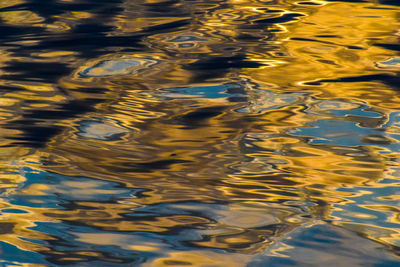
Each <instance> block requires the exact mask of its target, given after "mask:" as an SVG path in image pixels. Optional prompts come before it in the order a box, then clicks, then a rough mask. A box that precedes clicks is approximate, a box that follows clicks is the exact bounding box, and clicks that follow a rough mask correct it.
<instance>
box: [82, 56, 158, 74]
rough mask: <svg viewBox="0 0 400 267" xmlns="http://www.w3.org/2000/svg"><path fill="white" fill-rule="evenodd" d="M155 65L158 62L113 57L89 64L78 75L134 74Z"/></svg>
mask: <svg viewBox="0 0 400 267" xmlns="http://www.w3.org/2000/svg"><path fill="white" fill-rule="evenodd" d="M157 63H158V61H157V60H154V59H149V58H140V57H135V56H120V57H113V58H110V59H104V60H100V61H98V62H95V63H92V64H90V65H91V66H89V67H86V68H85V69H83V70H81V71H80V72H79V75H80V76H82V77H107V76H114V75H128V74H135V73H138V72H140V71H141V70H144V69H147V68H149V67H151V66H153V65H155V64H157Z"/></svg>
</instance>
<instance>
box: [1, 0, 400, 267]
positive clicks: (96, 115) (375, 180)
mask: <svg viewBox="0 0 400 267" xmlns="http://www.w3.org/2000/svg"><path fill="white" fill-rule="evenodd" d="M63 2H74V1H63ZM163 2H164V1H145V3H144V4H141V3H138V2H137V1H125V2H123V3H121V5H120V8H121V10H122V11H121V12H120V13H119V14H118V15H117V16H115V17H113V18H112V19H108V20H106V21H104V22H102V23H104V24H105V25H107V26H110V27H112V29H113V30H111V31H109V32H107V35H108V36H112V37H115V38H118V37H120V36H128V35H129V34H133V33H142V34H143V35H145V36H143V37H141V38H142V39H141V44H142V45H143V46H144V47H146V48H147V50H145V51H134V52H132V51H123V49H122V48H118V47H112V48H107V49H108V50H105V51H103V52H104V53H103V54H102V55H101V56H97V57H94V58H87V57H86V56H84V55H81V54H80V53H79V52H77V51H72V50H71V51H69V50H68V49H66V48H65V47H62V50H60V51H53V50H51V49H48V50H46V49H44V50H43V51H40V52H37V51H36V52H32V53H31V54H28V55H25V57H14V55H13V53H12V52H8V50H7V48H5V47H3V48H4V52H3V53H2V57H1V59H0V66H3V70H2V73H3V74H4V75H12V74H15V73H18V70H14V69H10V68H7V66H9V64H10V63H9V62H13V61H16V62H24V61H26V60H27V61H29V62H36V63H49V64H50V63H56V62H57V63H62V64H65V65H66V66H68V67H69V68H71V69H72V71H71V72H70V73H69V74H66V75H65V76H63V77H62V78H61V79H57V80H56V81H54V82H51V81H45V80H40V79H39V78H38V79H36V80H35V79H32V80H23V79H21V80H13V78H12V77H13V76H10V77H11V78H9V79H7V78H3V79H1V80H0V83H1V85H2V86H3V87H4V88H9V87H12V88H17V89H18V90H14V91H5V93H3V95H2V98H1V99H0V119H1V123H2V125H1V127H2V129H1V134H0V135H1V137H2V138H1V144H2V145H3V149H2V150H1V151H0V153H1V157H2V162H1V167H2V168H3V175H2V178H1V181H2V185H1V187H2V188H3V189H2V190H3V192H4V193H3V194H2V196H1V202H0V208H1V209H2V211H3V212H2V214H1V218H2V221H1V222H0V236H1V240H2V241H3V242H5V243H8V244H11V245H14V246H16V247H18V249H20V250H26V251H33V252H40V253H43V254H46V255H48V257H50V258H51V257H53V258H56V259H57V263H74V262H78V263H79V262H86V261H90V260H93V259H94V258H99V259H106V261H107V262H109V263H123V259H124V257H128V256H126V252H121V254H120V256H115V255H114V256H113V255H112V253H111V254H107V248H108V247H115V248H116V250H117V251H129V252H132V253H136V254H138V255H141V254H143V255H149V256H144V257H148V258H146V261H143V262H142V263H143V266H178V265H192V266H245V265H246V264H256V263H257V262H258V261H260V260H261V264H262V262H263V260H264V261H265V262H267V261H266V258H267V257H271V258H274V257H275V258H278V259H284V258H288V257H289V258H292V259H293V260H294V261H295V262H297V263H299V264H332V263H333V262H335V264H342V265H347V266H349V265H352V264H354V265H357V264H362V263H363V258H362V255H364V254H365V255H368V257H370V258H368V259H369V260H370V261H371V262H372V263H376V262H379V261H380V260H381V259H386V258H391V257H393V258H395V257H397V256H396V255H398V246H399V245H400V244H399V243H400V239H399V234H400V231H399V229H400V228H399V226H400V224H399V223H400V222H399V216H400V215H399V209H398V208H397V206H398V204H399V202H398V201H399V199H398V197H397V195H398V192H399V191H398V188H399V183H398V178H399V174H400V173H399V159H398V158H399V152H398V151H399V148H400V147H399V133H400V131H399V127H400V126H399V121H400V120H399V116H400V113H399V112H398V108H399V107H400V98H399V96H398V92H397V91H396V89H398V85H396V84H394V83H390V81H389V82H387V81H385V80H382V78H379V77H380V76H379V77H378V76H376V77H375V76H374V77H375V78H368V77H370V76H368V75H378V74H379V75H387V76H384V77H387V79H389V80H390V77H397V76H398V57H397V54H396V53H395V51H392V50H389V49H385V48H384V47H383V46H379V45H377V44H384V43H390V44H396V43H398V29H399V27H398V26H399V23H398V12H399V9H398V8H396V7H395V6H384V5H379V4H376V3H372V2H368V3H367V2H365V3H349V2H340V1H337V2H329V1H307V2H304V3H303V2H300V1H289V0H288V1H212V2H211V3H204V2H202V1H194V2H193V3H184V2H177V3H176V4H175V5H173V8H176V9H177V10H181V9H182V10H184V11H185V12H188V13H189V14H190V15H191V16H187V15H186V16H176V17H168V16H165V17H164V16H163V17H160V16H151V15H152V14H153V13H152V11H149V10H150V8H149V6H151V5H158V4H159V5H162V4H163ZM20 3H23V2H22V1H6V2H4V3H3V4H0V7H9V6H13V5H18V4H20ZM222 3H224V4H222ZM378 7H379V8H380V9H377V8H378ZM177 12H178V11H177ZM178 13H179V12H178ZM182 13H184V12H183V11H182ZM185 14H187V13H185ZM92 17H95V15H94V14H90V13H89V12H83V11H73V12H72V11H71V12H66V13H63V14H58V15H54V16H53V18H52V20H45V19H43V18H42V17H41V16H40V15H38V14H35V13H34V12H33V11H30V10H20V11H5V12H3V11H1V12H0V19H1V20H2V23H4V24H7V25H13V26H19V25H22V24H37V26H38V27H41V28H43V29H47V31H48V32H52V33H54V32H69V31H72V30H73V29H74V27H77V25H79V23H81V21H85V20H87V19H91V18H92ZM278 18H289V19H282V20H280V19H278ZM262 20H266V21H267V22H268V24H267V25H265V24H262V23H267V22H265V21H264V22H263V21H262ZM183 21H189V24H182V25H184V26H182V27H178V28H177V29H172V30H163V29H162V28H161V29H160V30H157V29H159V28H157V27H160V25H164V24H171V23H182V22H183ZM257 23H259V25H261V26H257V25H258V24H257ZM152 29H154V30H153V31H154V32H153V33H154V34H144V33H146V31H150V32H151V31H152ZM25 41H26V42H24V41H22V42H21V43H20V45H21V46H24V45H26V46H27V47H29V46H30V45H34V44H35V43H36V42H39V41H38V40H34V38H27V40H25ZM9 45H13V42H9ZM239 56H240V57H243V58H244V59H240V60H239V59H238V58H239ZM212 57H217V58H219V59H220V61H218V62H214V63H215V64H225V65H226V66H227V67H226V68H224V69H223V70H221V69H218V67H215V68H214V67H213V66H212V64H213V62H212V61H211V63H210V62H207V61H206V59H208V58H212ZM225 58H231V59H230V61H229V60H226V62H225V61H224V60H225ZM235 60H236V61H237V62H236V61H235ZM222 61H223V63H221V62H222ZM232 61H235V62H233V63H232ZM204 62H205V63H204ZM207 64H210V66H207ZM235 64H238V66H239V67H237V66H236V65H235ZM241 64H242V65H241ZM252 64H253V65H252ZM254 64H257V65H254ZM204 65H206V67H204ZM221 73H222V74H221ZM360 76H363V77H364V79H363V78H359V79H358V80H357V77H360ZM5 77H7V76H5ZM351 77H356V78H354V79H353V80H349V78H351ZM388 77H389V78H388ZM393 79H394V78H393ZM191 88H192V89H191ZM193 88H195V89H193ZM68 101H81V102H79V103H83V105H90V104H87V103H94V104H93V109H92V110H90V111H88V112H83V113H82V114H78V115H74V116H71V117H69V118H68V117H67V118H63V119H61V120H59V119H57V117H55V118H53V117H52V116H53V115H52V114H57V112H62V108H60V103H61V104H62V103H68ZM84 101H87V102H84ZM90 101H92V102H90ZM96 101H97V102H96ZM38 110H39V111H40V110H44V112H48V115H46V114H42V116H43V117H41V118H42V119H37V121H38V124H39V125H41V126H59V127H62V131H60V132H59V133H57V134H55V135H54V136H52V137H51V139H50V140H48V141H46V143H45V146H44V147H40V148H29V146H28V145H26V146H24V142H22V141H21V142H22V143H21V144H20V145H15V142H16V140H17V141H18V140H24V136H25V135H24V134H25V133H24V129H23V128H21V129H18V127H10V126H9V124H10V123H13V122H18V123H22V124H24V118H25V117H26V116H27V115H26V114H36V113H35V112H37V111H38ZM52 112H53V113H52ZM24 116H25V117H24ZM46 116H47V117H46ZM43 118H44V119H43ZM17 143H18V142H17ZM135 190H137V191H135ZM141 190H142V191H143V192H142V191H141ZM138 192H139V193H138ZM17 211H18V212H17ZM58 225H60V226H58ZM62 225H67V226H65V227H67V230H66V229H65V228H63V227H64V226H62ZM80 227H82V228H80ZM324 227H325V228H324ZM53 228H54V229H57V230H52V229H53ZM320 228H322V230H321V231H322V232H323V230H324V229H325V230H326V231H327V232H329V231H330V232H332V233H334V234H336V235H337V236H339V237H341V239H338V240H336V242H337V243H339V247H340V249H343V250H346V249H349V250H350V251H352V252H353V253H355V254H354V255H358V256H359V257H358V258H357V257H351V256H349V255H346V254H345V253H344V254H341V250H340V249H338V250H336V251H333V252H331V253H330V252H321V251H320V250H318V246H320V245H321V244H320V243H318V241H315V240H314V239H312V238H311V237H310V236H309V235H310V234H308V231H316V232H317V233H319V232H318V231H320V230H318V229H320ZM308 229H317V230H308ZM302 235H305V236H306V237H307V236H308V237H309V238H310V239H309V240H308V239H307V240H302V241H301V242H303V241H304V243H301V244H299V243H296V242H294V241H293V240H297V239H296V238H299V236H300V237H301V236H302ZM321 238H326V236H325V237H324V236H322V237H321ZM38 240H39V241H38ZM299 240H300V239H299ZM368 240H371V241H368ZM367 241H368V242H367ZM372 241H373V242H372ZM299 242H300V241H299ZM307 242H309V244H308V243H307ZM353 242H356V243H357V244H359V245H360V247H358V248H352V247H351V246H349V244H350V243H353ZM69 243H71V244H75V246H76V248H66V247H68V244H69ZM178 243H179V245H177V244H178ZM54 244H55V245H54ZM182 244H183V245H182ZM324 245H326V244H324ZM63 246H65V247H63ZM307 246H309V247H307ZM310 247H311V249H310ZM382 248H384V249H385V250H382ZM329 249H332V247H329V246H327V250H328V251H329ZM114 250H115V249H114ZM378 250H380V252H377V251H378ZM382 251H384V252H382ZM297 252H301V253H297ZM124 253H125V254H124ZM145 253H150V254H145ZM324 253H326V254H324ZM335 253H336V255H335ZM379 253H381V254H379ZM385 253H386V254H385ZM117 254H118V253H117ZM136 254H135V255H136ZM302 254H303V255H307V257H309V258H315V260H314V261H310V259H307V258H306V256H302ZM360 255H361V256H360ZM138 257H139V256H138ZM396 259H397V258H396ZM397 260H398V259H397ZM272 263H273V262H272ZM264 264H266V263H264ZM37 266H39V265H37ZM249 266H251V265H249ZM254 266H256V265H254ZM257 266H258V265H257ZM260 266H263V265H260ZM264 266H265V265H264Z"/></svg>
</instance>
